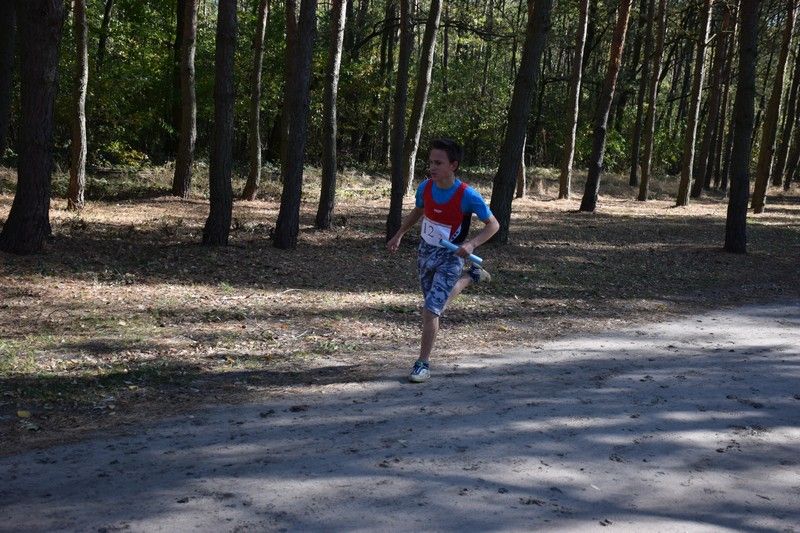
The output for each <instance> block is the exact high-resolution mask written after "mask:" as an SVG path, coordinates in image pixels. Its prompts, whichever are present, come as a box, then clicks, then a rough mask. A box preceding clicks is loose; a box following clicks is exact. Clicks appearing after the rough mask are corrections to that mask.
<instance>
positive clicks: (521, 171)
mask: <svg viewBox="0 0 800 533" xmlns="http://www.w3.org/2000/svg"><path fill="white" fill-rule="evenodd" d="M525 140H526V139H523V141H522V151H521V152H520V154H519V167H517V194H516V197H517V198H525V192H526V191H527V190H528V180H527V173H526V172H525Z"/></svg>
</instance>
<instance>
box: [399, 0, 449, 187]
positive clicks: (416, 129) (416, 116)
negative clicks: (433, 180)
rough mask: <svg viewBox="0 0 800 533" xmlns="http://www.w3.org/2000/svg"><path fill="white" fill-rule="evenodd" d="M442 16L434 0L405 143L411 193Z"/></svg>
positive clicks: (406, 176) (406, 174)
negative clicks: (437, 34)
mask: <svg viewBox="0 0 800 533" xmlns="http://www.w3.org/2000/svg"><path fill="white" fill-rule="evenodd" d="M441 15H442V0H431V7H430V11H429V12H428V22H427V23H426V24H425V36H424V37H423V39H422V49H421V50H420V60H419V71H418V73H417V86H416V89H415V91H414V103H413V104H412V106H411V117H410V118H409V121H408V131H407V132H406V140H405V144H404V146H403V157H404V159H405V167H404V169H403V177H404V179H405V189H406V194H409V193H410V192H411V187H412V185H413V183H414V167H415V163H416V160H417V150H418V149H419V138H420V135H421V134H422V124H423V121H424V119H425V106H426V105H427V104H428V91H429V90H430V86H431V73H432V71H433V58H434V53H435V51H436V33H437V32H438V31H439V19H440V18H441Z"/></svg>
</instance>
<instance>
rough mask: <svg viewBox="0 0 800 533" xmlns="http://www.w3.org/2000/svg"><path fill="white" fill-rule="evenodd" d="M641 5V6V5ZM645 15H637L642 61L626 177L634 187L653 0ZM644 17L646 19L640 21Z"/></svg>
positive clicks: (637, 167) (649, 51) (651, 33)
mask: <svg viewBox="0 0 800 533" xmlns="http://www.w3.org/2000/svg"><path fill="white" fill-rule="evenodd" d="M642 7H643V6H642ZM646 9H647V15H646V17H645V15H643V14H641V13H640V15H639V31H640V32H642V24H643V22H644V61H642V72H641V75H640V78H639V89H638V91H637V93H636V119H635V121H634V123H633V133H632V135H631V167H630V175H629V177H628V185H630V186H631V187H636V186H637V185H639V156H640V152H641V146H642V128H643V124H642V117H643V116H644V101H645V94H646V93H647V85H648V82H649V78H650V56H651V55H652V54H653V14H654V12H655V0H648V2H647V8H646ZM643 17H645V18H646V20H645V21H642V18H643Z"/></svg>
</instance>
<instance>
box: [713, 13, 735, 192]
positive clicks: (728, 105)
mask: <svg viewBox="0 0 800 533" xmlns="http://www.w3.org/2000/svg"><path fill="white" fill-rule="evenodd" d="M727 9H728V12H729V15H730V20H731V31H730V33H729V34H728V35H727V36H726V37H725V39H726V41H727V44H726V47H725V55H726V56H727V57H726V58H725V67H724V68H723V72H722V83H723V84H724V87H723V90H722V105H721V107H720V109H721V110H722V112H721V113H720V120H719V135H718V136H717V148H716V155H715V166H714V179H713V181H714V188H715V189H719V188H721V186H722V179H723V178H722V175H723V173H724V172H727V168H726V167H727V161H726V160H725V157H726V154H727V151H726V147H727V146H728V141H729V138H730V136H731V133H732V132H733V118H731V119H730V121H729V120H728V117H729V116H730V117H732V115H733V112H732V108H733V101H732V99H731V84H732V81H733V80H732V78H731V71H732V70H733V59H734V57H735V56H736V43H737V40H736V35H737V30H738V27H739V25H738V22H737V19H738V16H737V12H736V6H733V7H731V6H728V8H727ZM726 128H727V131H726ZM725 179H726V184H727V178H725Z"/></svg>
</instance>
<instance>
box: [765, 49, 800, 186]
mask: <svg viewBox="0 0 800 533" xmlns="http://www.w3.org/2000/svg"><path fill="white" fill-rule="evenodd" d="M799 93H800V51H795V61H794V67H793V75H792V84H791V87H790V88H789V99H788V100H787V102H786V113H785V115H786V122H785V123H784V125H783V131H782V132H781V136H780V143H779V144H778V150H777V152H776V153H775V164H774V165H773V167H772V185H774V186H776V187H778V186H780V185H781V183H782V182H783V180H784V171H785V170H786V160H787V158H788V155H789V146H790V141H791V138H792V128H793V127H794V119H795V116H796V114H797V108H798V103H799V102H798V94H799ZM798 135H800V130H798V129H795V136H798Z"/></svg>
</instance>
